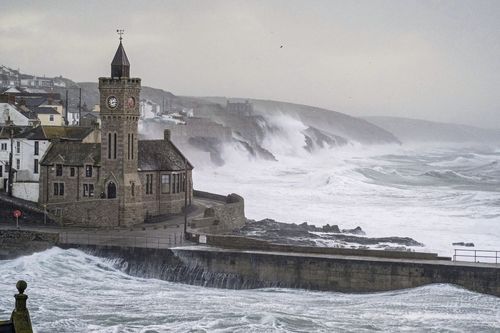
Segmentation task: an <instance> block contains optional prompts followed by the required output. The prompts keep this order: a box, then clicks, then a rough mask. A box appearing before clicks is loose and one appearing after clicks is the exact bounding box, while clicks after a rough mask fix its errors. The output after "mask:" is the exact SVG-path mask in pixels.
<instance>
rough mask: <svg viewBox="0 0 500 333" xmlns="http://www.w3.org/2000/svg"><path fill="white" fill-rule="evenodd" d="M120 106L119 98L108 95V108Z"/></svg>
mask: <svg viewBox="0 0 500 333" xmlns="http://www.w3.org/2000/svg"><path fill="white" fill-rule="evenodd" d="M117 106H118V99H117V98H116V97H115V96H109V97H108V108H110V109H114V108H116V107H117Z"/></svg>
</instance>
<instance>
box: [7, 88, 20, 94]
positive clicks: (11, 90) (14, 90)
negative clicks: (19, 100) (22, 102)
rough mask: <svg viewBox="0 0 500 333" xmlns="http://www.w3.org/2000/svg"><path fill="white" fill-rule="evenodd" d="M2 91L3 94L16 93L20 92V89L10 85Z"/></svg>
mask: <svg viewBox="0 0 500 333" xmlns="http://www.w3.org/2000/svg"><path fill="white" fill-rule="evenodd" d="M3 93H4V94H18V93H20V91H19V90H17V89H16V88H15V87H10V88H9V89H7V90H5V91H4V92H3Z"/></svg>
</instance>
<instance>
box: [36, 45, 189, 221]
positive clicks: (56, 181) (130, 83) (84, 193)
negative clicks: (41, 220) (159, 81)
mask: <svg viewBox="0 0 500 333" xmlns="http://www.w3.org/2000/svg"><path fill="white" fill-rule="evenodd" d="M140 90H141V79H139V78H131V77H130V63H129V61H128V58H127V55H126V53H125V50H124V48H123V45H122V43H121V41H120V44H119V46H118V50H117V51H116V54H115V57H114V58H113V61H112V63H111V77H102V78H99V93H100V115H101V140H100V142H99V143H82V142H59V143H55V144H53V145H52V146H51V147H50V149H49V150H48V151H47V153H46V154H45V156H44V158H43V160H42V162H41V170H40V192H39V203H40V205H42V206H44V207H46V208H47V210H48V211H49V212H51V213H53V214H54V215H55V216H56V217H58V218H59V219H60V220H61V221H62V222H63V223H72V224H80V225H92V226H129V225H134V224H138V223H143V222H144V221H145V220H147V219H148V218H151V217H153V216H158V215H166V214H172V213H179V212H181V210H182V209H183V207H184V204H185V197H187V198H188V202H190V201H191V198H192V168H193V167H192V166H191V164H190V163H189V161H187V159H186V158H185V157H184V155H182V153H181V152H180V151H179V150H178V149H177V147H175V145H174V144H173V143H172V142H171V141H170V134H169V132H168V131H167V132H166V133H165V135H164V139H163V140H139V135H138V120H139V117H140V110H139V101H140Z"/></svg>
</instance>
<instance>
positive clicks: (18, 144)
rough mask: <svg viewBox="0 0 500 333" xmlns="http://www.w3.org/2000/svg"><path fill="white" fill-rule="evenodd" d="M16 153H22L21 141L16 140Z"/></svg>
mask: <svg viewBox="0 0 500 333" xmlns="http://www.w3.org/2000/svg"><path fill="white" fill-rule="evenodd" d="M16 154H21V142H20V141H16Z"/></svg>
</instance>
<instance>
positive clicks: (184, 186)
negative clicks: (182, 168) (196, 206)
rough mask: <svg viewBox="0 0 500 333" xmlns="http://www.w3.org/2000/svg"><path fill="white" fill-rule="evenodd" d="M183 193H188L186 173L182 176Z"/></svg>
mask: <svg viewBox="0 0 500 333" xmlns="http://www.w3.org/2000/svg"><path fill="white" fill-rule="evenodd" d="M181 191H182V192H186V173H183V174H182V182H181Z"/></svg>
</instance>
